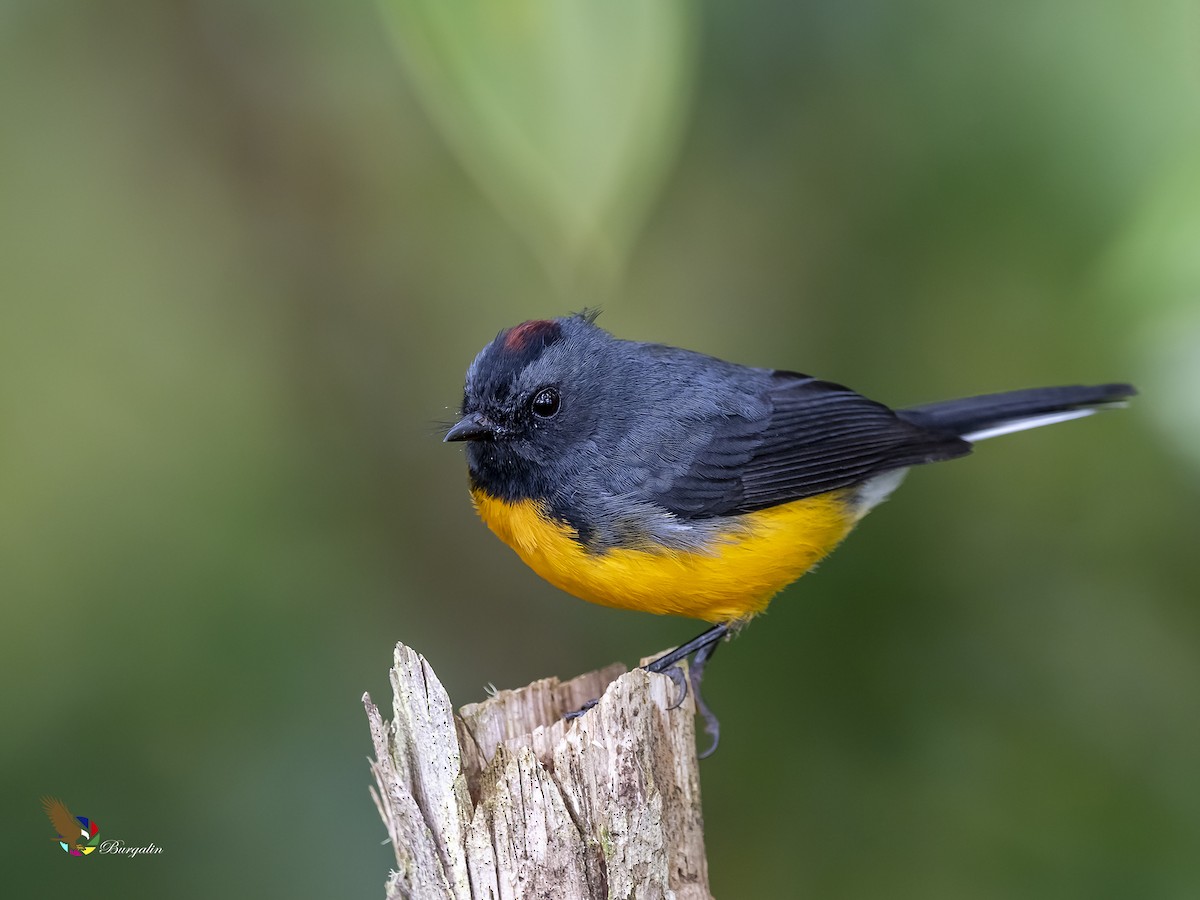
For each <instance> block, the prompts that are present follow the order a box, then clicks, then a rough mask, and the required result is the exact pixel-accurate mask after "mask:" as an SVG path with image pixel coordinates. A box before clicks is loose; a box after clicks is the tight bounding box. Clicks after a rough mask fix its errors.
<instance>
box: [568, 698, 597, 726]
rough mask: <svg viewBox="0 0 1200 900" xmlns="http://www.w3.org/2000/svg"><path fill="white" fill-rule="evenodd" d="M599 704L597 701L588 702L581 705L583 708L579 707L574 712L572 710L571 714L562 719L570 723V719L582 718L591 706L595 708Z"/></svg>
mask: <svg viewBox="0 0 1200 900" xmlns="http://www.w3.org/2000/svg"><path fill="white" fill-rule="evenodd" d="M599 702H600V701H599V700H589V701H588V702H587V703H585V704H583V706H581V707H579V709H575V710H572V711H571V712H569V713H567V714H566V715H565V716H563V718H564V719H566V720H567V721H568V722H570V721H571V720H572V719H578V718H579V717H580V716H582V715H583V714H584V713H585V712H587V711H588V710H589V709H591V708H592V707H593V706H595V705H596V704H597V703H599Z"/></svg>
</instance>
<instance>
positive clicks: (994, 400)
mask: <svg viewBox="0 0 1200 900" xmlns="http://www.w3.org/2000/svg"><path fill="white" fill-rule="evenodd" d="M1136 393H1137V391H1136V390H1134V387H1133V385H1130V384H1098V385H1093V386H1086V387H1085V386H1082V385H1075V386H1073V387H1049V388H1031V389H1029V390H1025V391H1007V392H1005V393H1003V394H984V395H983V396H980V397H967V398H965V399H962V400H948V401H946V402H944V403H930V404H927V405H925V406H913V407H909V408H908V409H901V410H898V411H897V414H898V415H899V416H900V418H902V419H905V420H906V421H909V422H912V423H913V424H914V425H919V426H921V427H922V428H928V429H930V430H932V431H946V432H950V433H952V434H956V435H958V436H959V437H961V438H963V439H964V440H967V441H982V440H983V439H984V438H990V437H996V436H997V435H1000V434H1009V433H1010V432H1013V431H1024V430H1025V429H1026V428H1037V427H1039V426H1041V425H1052V424H1054V423H1055V422H1066V421H1067V420H1069V419H1078V418H1080V417H1081V416H1090V415H1091V414H1092V413H1094V412H1096V411H1097V410H1099V409H1105V408H1108V407H1113V406H1124V405H1125V404H1124V403H1123V402H1122V401H1123V400H1125V399H1126V398H1127V397H1132V396H1133V395H1134V394H1136Z"/></svg>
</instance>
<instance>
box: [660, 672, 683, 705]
mask: <svg viewBox="0 0 1200 900" xmlns="http://www.w3.org/2000/svg"><path fill="white" fill-rule="evenodd" d="M662 674H663V675H666V676H667V677H668V678H670V679H671V681H673V682H675V702H674V703H672V704H671V705H670V706H668V707H667V709H675V708H676V707H677V706H679V704H681V703H682V702H683V701H684V700H686V699H687V692H688V686H687V679H686V678H684V677H683V669H681V668H679V666H670V667H668V668H666V669H663V670H662Z"/></svg>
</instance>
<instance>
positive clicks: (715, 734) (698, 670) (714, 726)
mask: <svg viewBox="0 0 1200 900" xmlns="http://www.w3.org/2000/svg"><path fill="white" fill-rule="evenodd" d="M719 646H720V644H708V645H707V646H704V647H701V648H700V649H699V650H697V651H696V655H695V657H693V659H692V668H691V671H690V672H689V674H690V675H691V679H692V695H693V696H694V697H695V698H696V710H697V711H698V712H699V713H700V716H701V717H702V718H703V719H704V730H705V731H706V732H708V735H709V737H711V738H712V743H711V744H709V745H708V749H707V750H705V751H704V752H703V753H701V754H700V755H699V758H700V759H708V758H709V757H710V756H712V755H713V754H714V753H716V752H717V745H718V744H720V743H721V722H720V721H719V720H718V719H717V717H716V716H715V715H713V711H712V710H711V709H709V708H708V704H707V703H705V702H704V695H703V694H701V693H700V679H702V678H703V677H704V666H705V664H706V663H707V662H708V661H709V659H711V658H712V655H713V654H714V653H716V652H717V647H719Z"/></svg>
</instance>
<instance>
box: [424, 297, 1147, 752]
mask: <svg viewBox="0 0 1200 900" xmlns="http://www.w3.org/2000/svg"><path fill="white" fill-rule="evenodd" d="M594 318H595V316H594V315H591V314H580V315H574V316H567V317H563V318H559V319H554V320H537V321H532V322H525V323H524V324H522V325H517V326H516V327H514V328H510V329H506V330H504V331H501V332H500V334H499V335H497V337H496V338H495V340H493V341H492V342H491V343H490V344H488V345H487V346H486V347H484V348H483V350H482V351H481V352H480V353H479V355H478V356H477V357H476V358H475V361H474V362H473V363H472V364H471V367H470V369H469V370H468V371H467V381H466V390H465V392H464V395H463V405H462V418H461V419H460V420H459V422H458V423H457V424H455V425H454V426H453V427H451V428H450V430H449V432H448V433H447V434H446V437H445V439H446V440H447V441H469V442H470V443H469V445H468V448H467V464H468V468H469V474H470V488H471V496H472V498H473V499H474V502H475V507H476V509H477V510H478V512H479V515H480V517H481V518H482V519H483V520H484V522H486V523H487V525H488V527H489V528H491V529H492V531H494V532H495V533H496V534H497V536H499V537H500V539H501V540H503V541H504V542H505V543H506V544H508V545H509V546H511V547H512V548H513V549H514V550H515V551H516V552H517V554H518V555H519V556H520V557H521V559H523V560H524V561H525V562H526V564H528V565H529V566H530V567H531V568H532V569H533V570H534V571H535V572H537V573H538V574H539V575H541V576H542V577H543V578H545V579H546V580H547V581H549V582H550V583H551V584H553V585H555V586H557V587H559V588H562V589H563V590H564V591H567V592H568V593H570V594H574V595H575V596H577V597H582V598H583V599H584V600H590V601H591V602H593V603H601V604H604V605H606V606H616V607H621V608H624V609H638V610H644V611H646V612H652V613H671V614H674V615H681V616H691V617H693V618H697V619H703V620H705V621H707V622H711V623H715V624H714V627H712V628H710V629H709V630H708V631H706V632H704V633H703V634H701V635H699V636H698V637H697V638H695V639H694V640H692V641H689V642H688V643H686V644H684V645H682V646H681V647H679V648H677V649H676V650H674V651H672V652H671V653H669V654H667V655H665V656H663V657H661V658H659V659H657V660H655V661H654V662H652V663H650V664H649V666H647V668H649V669H650V670H652V671H657V672H664V673H666V674H668V675H671V676H672V677H673V678H674V680H675V681H676V683H677V684H678V686H679V687H680V689H681V690H680V693H679V700H680V701H682V699H683V695H684V692H685V691H686V684H685V682H684V680H683V677H682V674H681V673H680V670H679V668H678V666H677V665H676V663H677V662H678V661H679V660H681V659H683V658H685V657H686V656H689V655H691V654H695V657H694V659H693V663H692V667H691V675H692V688H693V692H694V695H695V698H696V703H697V707H698V708H699V710H700V712H701V714H702V715H703V716H704V718H705V722H706V726H707V729H708V731H709V733H710V734H711V735H712V736H713V744H712V747H710V748H709V751H708V752H709V753H711V752H712V750H713V749H715V747H716V740H717V738H718V724H717V720H716V718H715V717H714V716H713V715H712V713H711V712H710V711H709V710H708V709H707V707H706V706H705V704H704V701H703V698H702V697H701V696H700V691H699V684H700V677H701V674H702V673H703V669H704V664H705V662H706V661H707V659H708V658H709V657H710V656H711V655H712V653H713V651H714V650H715V648H716V646H717V642H718V641H719V640H720V639H721V638H722V637H724V636H725V635H726V634H727V633H729V631H730V630H731V629H734V628H736V627H738V626H740V625H741V624H743V623H745V622H746V621H747V620H749V619H751V618H752V617H753V616H755V615H756V614H758V613H760V612H762V611H763V610H764V609H765V608H766V606H767V603H768V602H769V601H770V599H771V598H772V597H773V596H774V595H775V594H776V593H778V592H779V591H780V590H782V589H783V588H784V587H786V586H787V585H789V584H790V583H791V582H793V581H795V580H796V579H797V578H799V577H800V576H801V575H803V574H804V573H805V572H807V571H808V570H809V569H811V568H812V567H813V565H815V564H816V563H817V562H818V561H819V560H820V559H821V558H822V557H824V556H825V555H826V554H827V553H829V551H831V550H832V549H833V548H834V547H835V546H837V544H838V543H839V542H840V541H841V540H842V539H843V538H844V537H845V536H846V535H847V534H848V533H849V532H850V529H852V528H853V527H854V525H855V524H856V523H857V522H858V521H859V520H860V519H861V518H862V517H863V516H865V515H866V514H867V512H869V511H870V510H871V508H872V507H874V506H876V505H877V504H878V503H880V502H882V501H883V500H884V499H886V498H887V496H888V495H889V494H890V493H891V492H892V491H893V490H894V489H895V488H896V486H897V485H898V484H899V483H900V481H901V479H902V478H903V477H904V473H905V472H906V471H907V469H908V468H909V467H910V466H915V465H920V464H922V463H929V462H940V461H942V460H946V459H953V458H954V457H957V456H964V455H965V454H967V453H970V452H971V448H972V445H973V444H974V442H976V441H980V440H983V439H984V438H989V437H993V436H995V435H1000V434H1007V433H1009V432H1012V431H1021V430H1023V429H1026V428H1035V427H1037V426H1040V425H1049V424H1052V423H1055V422H1064V421H1066V420H1068V419H1075V418H1079V417H1080V416H1086V415H1090V414H1091V413H1093V412H1095V411H1096V410H1097V409H1100V408H1103V407H1105V406H1110V405H1113V404H1117V403H1119V401H1121V400H1122V399H1124V398H1126V397H1129V396H1131V395H1133V394H1134V393H1135V391H1134V389H1133V387H1132V386H1131V385H1128V384H1103V385H1097V386H1093V387H1082V386H1075V387H1049V388H1034V389H1032V390H1021V391H1009V392H1006V393H1000V394H987V395H984V396H981V397H969V398H966V399H963V400H950V401H947V402H945V403H931V404H928V405H926V406H914V407H909V408H906V409H899V410H892V409H889V408H888V407H886V406H884V405H883V404H881V403H876V402H875V401H873V400H868V399H867V398H866V397H864V396H862V395H861V394H857V393H855V392H854V391H852V390H850V389H849V388H845V387H842V386H841V385H839V384H833V383H831V382H828V381H820V380H818V379H816V378H812V377H810V376H808V375H800V374H798V373H796V372H786V371H780V370H772V369H757V368H751V367H749V366H741V365H736V364H734V363H728V362H724V361H723V360H719V359H715V358H713V357H711V356H705V355H703V354H700V353H695V352H692V351H690V350H680V349H677V348H675V347H668V346H664V345H662V344H649V343H639V342H635V341H626V340H620V339H618V338H615V337H613V336H612V335H610V334H609V333H608V332H606V331H604V330H603V329H601V328H599V327H598V326H597V325H595V324H594V322H593V320H594ZM706 755H707V754H706Z"/></svg>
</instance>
